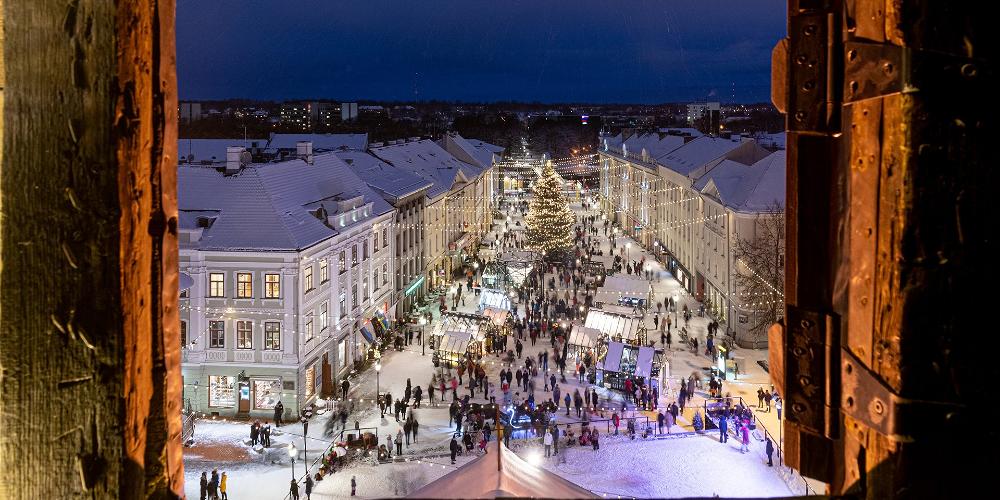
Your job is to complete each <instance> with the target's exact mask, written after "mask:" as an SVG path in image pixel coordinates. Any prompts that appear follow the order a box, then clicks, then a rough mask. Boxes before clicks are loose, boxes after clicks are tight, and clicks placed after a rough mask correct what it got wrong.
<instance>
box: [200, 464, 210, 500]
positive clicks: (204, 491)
mask: <svg viewBox="0 0 1000 500" xmlns="http://www.w3.org/2000/svg"><path fill="white" fill-rule="evenodd" d="M199 492H200V493H199V494H198V499H199V500H205V499H206V498H207V497H208V475H206V473H205V472H204V471H203V472H202V473H201V480H200V489H199Z"/></svg>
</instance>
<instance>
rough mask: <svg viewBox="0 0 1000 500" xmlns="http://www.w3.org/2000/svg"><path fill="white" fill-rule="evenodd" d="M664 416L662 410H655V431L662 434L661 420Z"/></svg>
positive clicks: (664, 418)
mask: <svg viewBox="0 0 1000 500" xmlns="http://www.w3.org/2000/svg"><path fill="white" fill-rule="evenodd" d="M664 420H666V417H664V416H663V411H658V412H656V433H657V434H663V421H664Z"/></svg>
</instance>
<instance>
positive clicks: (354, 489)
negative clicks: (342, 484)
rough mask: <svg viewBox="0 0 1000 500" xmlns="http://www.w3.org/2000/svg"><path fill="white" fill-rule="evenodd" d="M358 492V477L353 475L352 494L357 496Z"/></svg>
mask: <svg viewBox="0 0 1000 500" xmlns="http://www.w3.org/2000/svg"><path fill="white" fill-rule="evenodd" d="M357 494H358V478H357V477H355V476H351V496H352V497H353V496H356V495H357Z"/></svg>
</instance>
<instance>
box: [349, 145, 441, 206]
mask: <svg viewBox="0 0 1000 500" xmlns="http://www.w3.org/2000/svg"><path fill="white" fill-rule="evenodd" d="M334 154H335V155H337V158H340V159H341V160H343V161H344V163H347V165H348V166H350V167H351V169H353V170H354V172H355V173H357V174H358V176H359V177H361V178H362V179H364V181H365V182H366V183H368V185H369V186H371V187H372V188H373V189H375V191H378V192H379V193H380V194H383V195H385V196H388V197H390V198H396V199H398V198H402V197H405V196H406V195H409V194H411V193H413V192H414V191H419V190H421V189H426V188H429V187H431V185H432V184H431V183H430V182H428V181H425V180H423V179H421V178H420V177H417V176H416V175H413V174H411V173H409V172H407V171H405V170H402V169H398V168H396V167H394V166H392V165H389V164H388V163H386V162H384V161H382V160H380V159H378V158H376V157H375V156H373V155H372V154H371V153H368V152H366V151H337V152H336V153H334ZM390 201H392V200H390Z"/></svg>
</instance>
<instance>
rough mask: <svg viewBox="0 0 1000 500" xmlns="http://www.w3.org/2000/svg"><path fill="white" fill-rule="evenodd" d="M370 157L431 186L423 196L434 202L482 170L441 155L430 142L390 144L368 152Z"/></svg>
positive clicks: (441, 149) (425, 140)
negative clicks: (434, 199)
mask: <svg viewBox="0 0 1000 500" xmlns="http://www.w3.org/2000/svg"><path fill="white" fill-rule="evenodd" d="M371 152H372V154H374V155H375V156H377V157H378V158H380V159H381V160H383V161H385V162H388V163H389V164H391V165H392V166H394V167H396V168H398V169H401V170H405V171H407V172H410V173H411V174H414V175H416V176H417V177H420V178H421V179H423V180H425V181H427V182H431V183H433V184H434V185H433V186H432V187H431V189H430V190H429V191H428V192H427V196H428V197H430V198H435V197H437V196H439V195H442V194H444V193H446V192H448V191H449V190H451V188H452V186H453V185H454V184H455V182H457V181H460V180H462V179H461V178H460V177H459V173H461V175H464V176H465V180H468V181H471V180H472V179H474V178H476V177H477V176H479V174H481V173H482V172H483V170H482V169H480V168H478V167H475V166H473V165H470V164H468V163H465V162H463V161H461V160H459V159H458V158H455V157H454V156H452V155H451V154H450V153H448V152H447V151H445V150H444V149H443V148H441V146H438V145H437V143H435V142H434V141H432V140H430V139H422V140H419V141H411V142H404V143H400V144H390V145H388V146H382V147H378V148H372V149H371Z"/></svg>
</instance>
